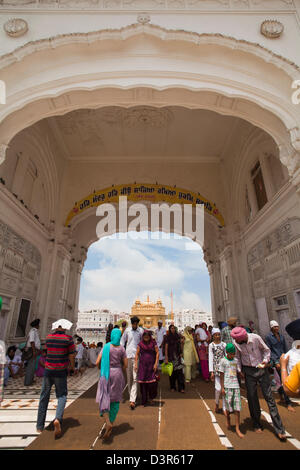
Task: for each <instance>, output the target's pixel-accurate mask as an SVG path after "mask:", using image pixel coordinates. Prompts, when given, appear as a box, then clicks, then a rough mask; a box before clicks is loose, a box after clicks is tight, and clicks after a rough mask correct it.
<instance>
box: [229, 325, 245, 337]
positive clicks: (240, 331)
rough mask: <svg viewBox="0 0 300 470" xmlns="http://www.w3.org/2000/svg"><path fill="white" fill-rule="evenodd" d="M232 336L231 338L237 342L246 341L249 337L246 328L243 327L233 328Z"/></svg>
mask: <svg viewBox="0 0 300 470" xmlns="http://www.w3.org/2000/svg"><path fill="white" fill-rule="evenodd" d="M230 334H231V337H232V338H233V339H235V340H237V341H246V340H247V336H248V333H247V331H246V330H245V328H243V327H241V326H236V327H235V328H233V329H232V330H231V332H230Z"/></svg>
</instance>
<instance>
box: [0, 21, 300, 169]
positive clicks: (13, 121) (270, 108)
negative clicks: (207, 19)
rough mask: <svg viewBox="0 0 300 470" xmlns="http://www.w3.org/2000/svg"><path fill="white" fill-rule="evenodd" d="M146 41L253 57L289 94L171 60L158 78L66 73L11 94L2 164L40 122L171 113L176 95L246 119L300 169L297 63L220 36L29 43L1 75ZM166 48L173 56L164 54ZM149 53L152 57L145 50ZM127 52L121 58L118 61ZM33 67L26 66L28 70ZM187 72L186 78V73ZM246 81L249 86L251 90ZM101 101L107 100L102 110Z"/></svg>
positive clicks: (153, 29) (94, 35)
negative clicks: (134, 111)
mask: <svg viewBox="0 0 300 470" xmlns="http://www.w3.org/2000/svg"><path fill="white" fill-rule="evenodd" d="M140 39H143V43H144V44H148V43H149V41H150V42H151V40H155V41H156V42H157V41H158V43H159V44H158V43H156V46H157V47H158V48H161V49H162V50H164V52H165V53H166V50H167V49H168V47H170V46H171V45H173V46H174V44H176V47H181V46H182V45H183V48H182V52H181V54H182V56H184V59H185V58H186V57H188V56H189V54H190V52H191V51H189V49H187V45H190V47H191V48H193V51H192V53H191V54H190V55H192V54H197V53H198V52H199V51H201V50H202V46H203V47H205V46H207V45H209V46H212V45H213V46H215V48H216V49H215V50H217V49H218V54H220V51H221V49H222V50H223V51H224V50H225V49H227V50H228V51H229V54H226V56H228V57H229V59H228V60H229V62H230V60H231V61H234V59H233V58H232V57H233V55H234V54H236V53H242V54H247V57H248V59H249V61H250V62H251V61H252V62H251V64H254V63H255V64H256V65H257V71H259V70H260V71H262V70H263V68H264V70H265V69H266V67H267V68H268V70H269V72H270V73H269V75H270V76H272V70H273V71H275V70H277V72H278V73H279V74H280V78H282V79H284V80H285V87H284V92H282V90H283V88H282V86H280V87H279V86H278V87H277V84H276V86H275V85H274V83H273V84H272V87H271V88H270V87H269V88H268V89H264V88H263V80H260V82H259V85H261V86H262V88H260V87H259V86H258V82H256V83H255V84H253V86H252V81H255V80H256V79H258V75H257V74H258V72H257V71H256V75H255V80H253V77H252V76H251V75H249V74H248V76H246V75H245V70H243V74H244V75H243V74H242V75H240V76H238V74H235V75H234V78H231V76H229V75H228V71H229V69H230V67H229V65H228V64H229V62H228V64H227V68H226V67H225V66H224V70H223V72H224V73H223V75H222V73H221V74H220V73H219V72H220V71H218V73H217V72H216V70H215V71H214V73H212V74H211V75H209V73H208V69H207V71H206V73H204V72H202V71H200V70H199V69H198V70H194V69H193V67H191V64H192V62H191V63H190V64H188V63H187V65H188V66H189V67H190V69H182V66H181V65H182V63H178V64H177V66H176V65H175V68H173V69H172V70H171V66H170V64H171V62H172V60H169V64H168V65H169V66H170V68H169V70H167V71H166V68H167V67H166V64H167V63H168V58H166V61H163V65H162V63H160V69H156V70H154V71H152V70H151V69H149V68H148V69H147V71H143V70H142V71H141V70H139V68H138V67H137V68H136V67H135V65H133V66H132V69H131V70H127V71H126V72H125V71H123V72H122V73H120V70H115V71H111V73H108V72H105V73H102V72H101V73H99V71H98V75H97V76H96V75H95V74H92V73H90V74H87V75H85V74H84V73H83V74H82V75H77V76H74V75H72V76H67V75H63V73H62V75H61V76H60V79H59V80H49V78H48V79H47V82H41V83H40V84H37V86H36V87H31V88H27V89H26V87H25V88H24V89H23V90H22V92H20V91H17V92H16V93H13V94H10V90H8V99H7V105H6V106H5V107H3V108H2V110H1V109H0V131H1V136H2V138H1V142H0V162H1V161H3V160H4V158H5V155H6V150H7V147H8V145H9V143H10V141H11V139H12V138H13V136H14V135H15V134H16V133H17V132H19V131H20V130H22V129H24V128H25V127H28V126H30V125H31V124H33V123H34V122H37V121H38V120H40V119H42V118H45V117H49V116H53V115H58V114H59V115H62V114H65V113H67V112H69V111H71V110H74V109H80V108H82V107H85V108H88V107H91V108H92V107H100V106H103V105H106V106H107V105H108V104H109V105H112V104H114V103H118V105H123V106H125V107H129V106H130V105H132V103H134V104H151V105H152V106H165V105H166V104H170V103H171V104H174V101H173V100H174V96H171V95H172V91H174V90H175V89H176V93H177V94H178V95H179V98H178V97H177V101H176V104H181V105H183V106H187V107H189V106H190V107H197V106H198V107H202V108H205V109H212V110H215V111H217V112H220V113H221V114H222V113H224V114H227V115H234V116H237V117H241V118H243V119H246V120H248V121H249V122H251V123H253V124H254V125H257V126H258V127H261V128H262V129H264V130H265V131H266V132H268V133H269V134H270V135H271V136H272V137H273V138H274V140H275V141H276V143H277V145H278V147H279V149H280V158H281V161H282V162H283V163H284V164H285V165H286V166H287V167H288V169H289V172H290V174H293V173H294V172H296V171H297V170H298V169H299V168H300V156H299V153H298V152H299V151H300V119H299V113H297V110H296V109H295V106H293V105H292V103H291V99H290V95H289V91H290V90H289V89H288V87H289V86H291V83H292V81H293V80H295V79H297V78H299V77H300V69H299V67H298V66H297V65H296V64H294V63H293V62H291V61H289V60H288V59H286V58H284V57H281V56H280V55H278V54H276V53H274V52H273V51H271V50H268V49H266V48H265V47H263V46H261V45H259V44H254V43H251V42H249V41H246V40H238V39H235V38H233V37H227V36H224V35H222V34H199V33H195V32H191V31H182V30H167V29H164V28H162V27H160V26H156V25H152V24H133V25H129V26H126V27H124V28H121V29H110V30H100V31H94V32H89V33H72V34H63V35H58V36H55V37H52V38H47V39H40V40H36V41H31V42H29V43H27V44H25V45H24V46H21V47H19V48H17V49H16V50H15V51H13V52H11V53H9V54H5V55H4V56H2V57H0V69H1V70H2V72H3V74H4V75H5V74H6V73H7V72H9V73H13V70H14V67H19V66H20V64H22V61H24V60H25V61H28V60H33V58H34V57H36V59H35V60H38V57H41V53H43V52H44V51H45V52H47V51H51V55H53V54H55V53H56V50H57V51H59V50H60V48H61V47H64V46H70V45H76V46H77V45H80V46H81V47H85V46H86V47H87V48H89V47H90V46H91V45H93V44H97V43H99V44H100V43H101V44H104V43H105V44H106V45H107V47H108V49H109V48H110V47H115V45H116V43H117V41H119V42H121V43H122V44H123V45H124V44H125V42H126V41H127V40H129V41H130V40H134V41H135V42H136V43H138V42H139V40H140ZM164 47H165V48H167V49H163V48H164ZM188 47H189V46H188ZM220 48H221V49H220ZM129 49H130V48H129ZM145 50H146V52H147V48H146V49H145ZM195 51H196V52H195ZM197 51H198V52H197ZM123 52H124V51H121V52H120V54H121V53H123ZM146 52H144V51H142V55H143V53H144V54H145V55H144V57H143V60H145V58H147V54H146ZM185 54H186V55H185ZM149 57H150V60H153V57H154V56H153V55H151V54H150V55H149ZM166 57H167V56H166ZM245 57H246V56H245ZM196 59H197V56H196V55H194V56H193V59H192V61H193V64H194V65H195V64H196V63H198V64H199V57H198V60H196ZM204 62H205V61H204ZM29 63H30V62H26V64H27V65H28V64H29ZM202 65H203V64H202ZM235 65H236V56H235ZM156 66H157V64H156ZM221 66H223V65H221ZM176 67H177V68H176ZM272 67H273V69H272ZM129 69H130V67H129ZM27 70H30V67H27ZM182 70H185V71H184V72H182ZM62 72H63V69H62ZM137 72H139V73H137ZM231 74H232V71H231ZM241 77H243V78H244V79H245V82H244V81H243V80H242V79H241ZM16 79H17V78H16ZM27 81H28V77H27ZM246 82H247V83H246ZM287 84H289V85H287ZM269 85H270V84H269ZM269 85H268V86H269ZM27 87H28V83H27ZM276 87H277V88H276ZM19 90H20V88H19ZM149 90H150V91H149ZM270 90H272V91H270ZM169 92H170V93H169ZM179 92H180V93H179ZM272 93H273V94H272ZM282 93H284V95H283V94H282ZM101 94H102V95H103V94H104V95H105V94H106V96H105V97H104V101H105V103H104V104H103V101H102V100H101V96H100V95H101ZM195 94H198V95H197V98H198V97H199V96H200V95H201V94H202V96H201V99H200V100H197V99H196V100H195V99H194V98H195ZM113 95H115V96H113ZM122 95H123V96H122ZM178 101H179V102H180V103H179V102H178ZM197 101H198V103H197ZM199 101H200V102H199ZM18 126H19V127H18Z"/></svg>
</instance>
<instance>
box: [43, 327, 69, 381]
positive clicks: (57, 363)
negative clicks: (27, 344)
mask: <svg viewBox="0 0 300 470" xmlns="http://www.w3.org/2000/svg"><path fill="white" fill-rule="evenodd" d="M46 348H47V357H46V362H45V374H44V375H45V376H48V377H49V376H51V377H65V376H66V375H67V371H68V366H69V354H73V353H75V352H76V349H75V345H74V342H73V338H72V336H70V335H67V334H66V333H65V332H64V331H55V332H54V333H51V334H50V335H48V336H47V337H46Z"/></svg>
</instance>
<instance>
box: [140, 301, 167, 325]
mask: <svg viewBox="0 0 300 470" xmlns="http://www.w3.org/2000/svg"><path fill="white" fill-rule="evenodd" d="M134 316H137V317H139V319H140V325H141V326H143V328H154V327H155V328H156V327H157V322H158V320H162V322H163V326H165V325H166V309H165V307H163V304H162V301H161V300H160V299H158V300H157V302H150V299H149V295H148V296H147V302H141V301H140V300H136V301H135V303H134V305H133V306H132V307H131V317H134Z"/></svg>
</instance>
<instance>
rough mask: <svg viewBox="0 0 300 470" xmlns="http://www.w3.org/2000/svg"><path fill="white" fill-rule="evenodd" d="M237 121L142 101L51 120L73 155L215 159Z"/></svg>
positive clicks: (52, 127) (213, 113) (209, 113)
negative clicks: (149, 104)
mask: <svg viewBox="0 0 300 470" xmlns="http://www.w3.org/2000/svg"><path fill="white" fill-rule="evenodd" d="M236 120H237V118H235V117H233V116H223V115H221V114H218V113H216V112H214V111H209V110H205V109H187V108H184V107H180V106H170V107H162V108H159V107H152V106H142V105H141V106H134V107H131V108H122V107H119V106H109V107H104V108H98V109H79V110H75V111H71V112H70V113H67V114H65V115H62V116H53V117H50V118H47V119H46V121H47V122H48V124H49V126H50V128H51V130H52V131H53V132H54V134H55V138H57V141H58V142H63V143H64V148H65V149H66V151H65V152H64V153H65V155H66V158H68V159H75V160H89V159H92V160H95V161H96V160H98V159H99V158H100V159H110V158H121V159H122V160H123V159H124V158H139V159H143V158H148V157H151V158H159V157H160V158H161V157H165V158H175V159H176V158H182V157H184V158H192V159H194V160H195V161H199V159H205V160H206V161H209V162H215V161H216V160H218V159H219V156H220V154H221V153H222V151H223V148H224V145H225V142H227V140H228V134H229V132H230V130H231V129H232V126H233V125H234V123H236ZM240 122H241V123H242V122H243V123H244V124H243V125H245V126H246V127H247V128H248V127H249V128H251V126H252V125H251V124H250V123H247V122H246V121H242V120H241V121H240ZM241 125H242V124H241ZM236 132H237V133H238V132H239V126H237V128H236ZM216 134H217V135H218V139H215V138H214V136H215V135H216ZM234 137H236V133H235V135H234Z"/></svg>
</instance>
